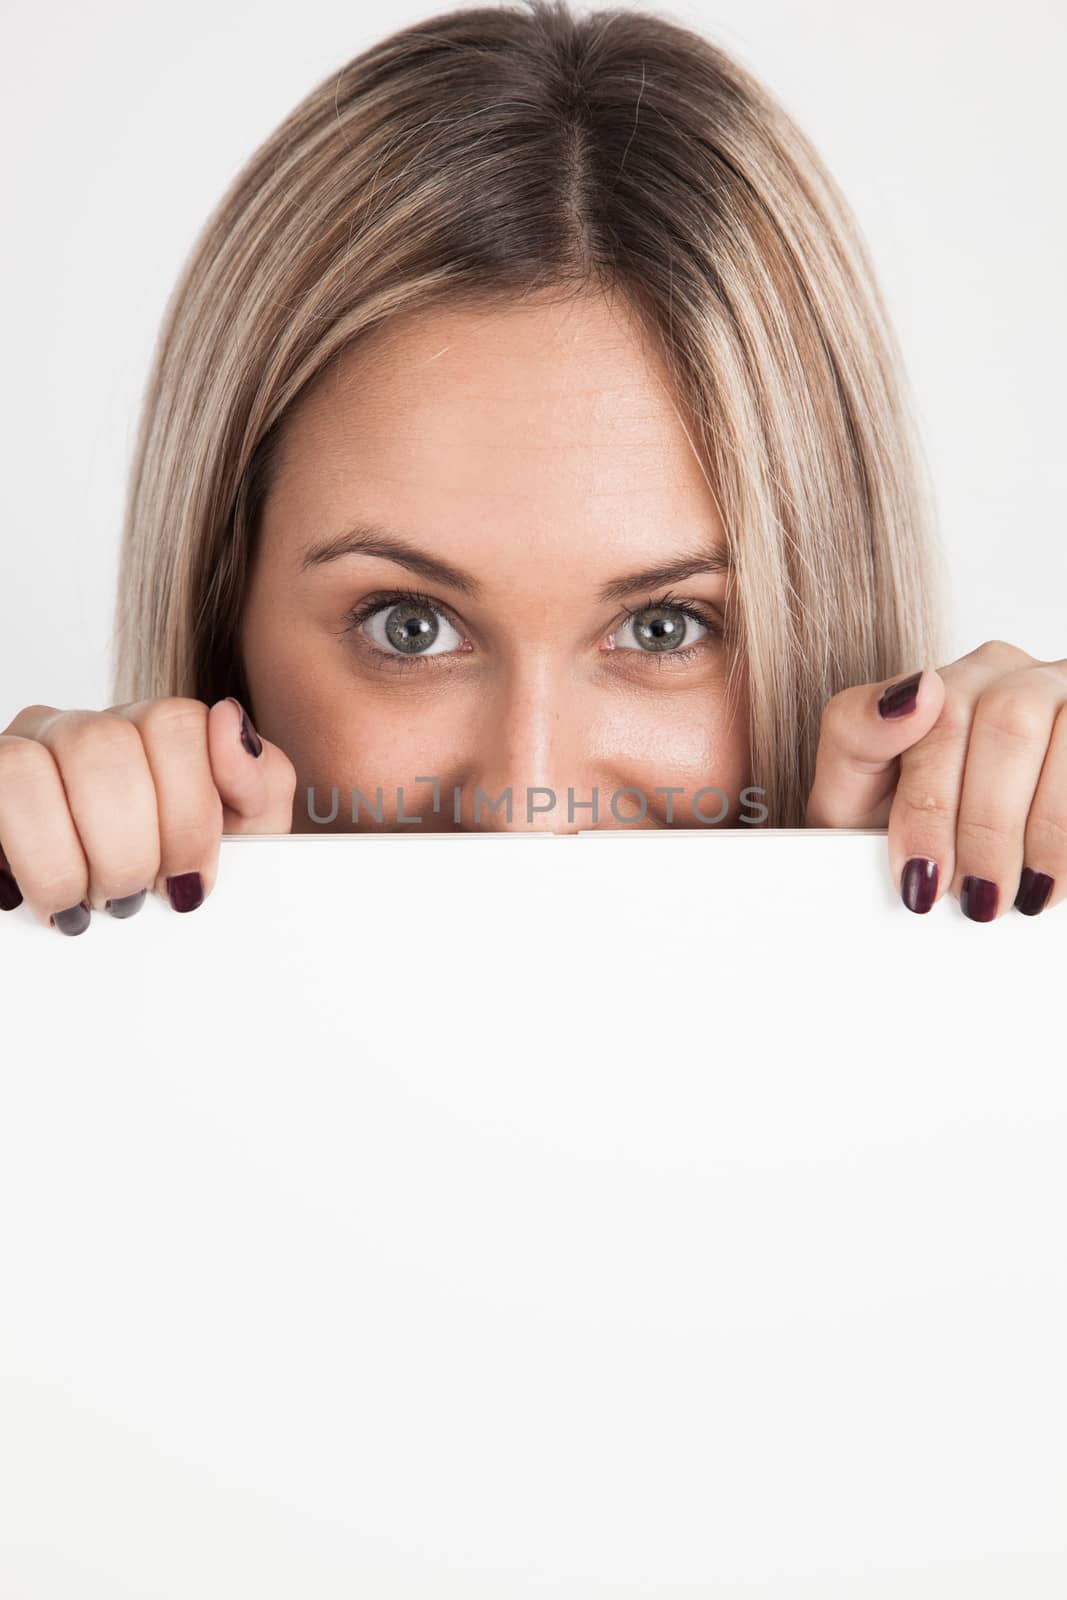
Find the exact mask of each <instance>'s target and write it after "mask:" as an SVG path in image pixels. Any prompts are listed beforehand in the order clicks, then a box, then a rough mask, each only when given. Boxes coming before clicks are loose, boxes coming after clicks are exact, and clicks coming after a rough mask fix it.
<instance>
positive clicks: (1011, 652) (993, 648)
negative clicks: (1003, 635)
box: [970, 639, 1034, 666]
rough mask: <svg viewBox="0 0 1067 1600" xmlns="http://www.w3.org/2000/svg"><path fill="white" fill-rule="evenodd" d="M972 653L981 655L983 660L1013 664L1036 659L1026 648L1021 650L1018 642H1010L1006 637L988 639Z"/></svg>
mask: <svg viewBox="0 0 1067 1600" xmlns="http://www.w3.org/2000/svg"><path fill="white" fill-rule="evenodd" d="M970 654H971V655H972V656H978V657H980V659H981V660H983V661H991V662H1004V663H1006V664H1008V665H1011V666H1015V665H1019V664H1020V663H1022V662H1027V661H1032V660H1033V659H1034V658H1033V656H1031V655H1028V654H1027V652H1026V651H1025V650H1021V649H1020V648H1019V646H1018V645H1017V644H1009V643H1008V641H1007V640H1006V639H986V640H985V641H984V642H983V643H982V644H980V645H979V646H978V647H977V649H975V650H972V651H971V652H970Z"/></svg>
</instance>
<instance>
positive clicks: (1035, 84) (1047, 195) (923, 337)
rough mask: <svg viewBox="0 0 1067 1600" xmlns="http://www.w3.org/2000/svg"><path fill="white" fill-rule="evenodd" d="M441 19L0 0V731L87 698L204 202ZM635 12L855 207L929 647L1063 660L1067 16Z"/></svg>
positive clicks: (1024, 8) (105, 670)
mask: <svg viewBox="0 0 1067 1600" xmlns="http://www.w3.org/2000/svg"><path fill="white" fill-rule="evenodd" d="M443 9H444V7H428V6H422V5H413V6H404V5H373V6H363V7H356V6H353V5H352V4H350V3H345V4H341V3H336V0H334V3H328V0H301V4H300V5H299V6H298V7H296V8H294V7H293V6H292V4H290V3H289V0H286V3H285V4H279V3H277V0H261V3H259V4H257V5H255V6H252V5H238V4H234V3H232V0H210V3H208V0H183V3H182V5H181V6H180V7H179V6H177V5H170V6H164V5H161V4H152V5H144V4H143V3H141V0H136V3H130V0H127V3H120V0H99V3H96V4H93V5H92V6H86V5H84V4H82V3H81V0H78V3H69V0H68V3H66V4H61V3H59V0H53V3H51V4H49V5H46V6H36V5H31V4H29V3H28V0H21V3H20V4H17V5H16V4H9V5H8V6H7V7H6V11H5V24H4V48H3V52H2V62H0V90H2V93H0V138H2V140H3V146H4V149H5V150H6V152H7V155H6V159H5V163H4V166H5V185H4V188H5V193H4V235H5V241H6V248H5V252H4V256H3V261H2V265H0V347H2V349H3V351H4V364H5V371H4V383H3V387H2V394H0V407H2V414H0V430H2V437H3V440H4V471H3V473H2V474H0V522H2V527H3V563H4V570H3V583H2V586H0V594H2V604H3V626H2V628H0V726H3V725H4V724H6V722H7V721H8V720H10V717H11V716H13V715H14V713H15V712H16V711H17V710H18V709H19V707H21V706H22V705H25V704H29V703H33V702H37V701H43V702H45V703H47V704H53V705H58V706H102V705H106V704H108V703H109V701H110V695H109V689H110V629H111V622H112V603H113V592H114V584H115V576H116V570H117V559H118V538H119V528H120V522H121V515H122V505H123V494H124V488H125V478H126V472H127V468H128V464H129V460H130V456H131V453H132V448H133V440H134V430H135V425H136V420H137V415H138V410H139V406H140V400H141V394H142V388H143V385H144V382H145V378H146V374H147V368H148V360H149V354H150V350H151V346H152V341H153V339H154V337H155V334H156V331H157V329H158V326H159V322H160V319H161V316H162V312H163V307H164V303H165V300H166V298H167V296H168V294H169V292H170V290H171V288H172V286H173V284H174V281H175V278H176V276H177V274H178V271H179V268H180V266H181V264H182V262H183V261H184V259H185V257H186V255H187V253H188V250H189V248H190V246H191V244H192V241H193V238H194V236H195V234H196V232H197V230H198V229H199V228H200V226H201V225H202V223H203V221H204V220H205V218H206V216H207V214H208V212H209V210H210V209H211V207H212V206H213V205H214V204H215V202H216V200H217V199H218V198H219V196H220V195H221V193H222V191H223V189H224V188H225V186H226V185H227V184H228V182H229V181H230V179H231V178H232V177H233V176H234V174H235V173H236V172H237V170H238V169H239V168H240V166H241V165H242V164H243V162H244V161H245V159H246V158H247V157H248V156H249V155H250V154H251V152H252V151H253V149H254V148H255V147H256V146H257V145H258V144H259V143H260V142H261V141H262V140H263V139H264V138H265V137H266V136H267V134H268V133H269V132H270V131H271V130H272V129H273V128H274V127H275V126H276V124H277V123H278V122H279V121H280V120H281V119H282V117H283V116H284V115H285V114H286V113H287V112H288V111H289V110H290V109H291V108H292V107H293V106H294V105H295V104H296V103H297V102H298V101H299V100H300V99H301V98H302V97H303V96H304V95H305V94H306V93H307V92H308V91H309V90H310V89H311V88H312V86H313V85H314V84H315V83H316V82H317V81H319V80H320V79H321V78H322V77H324V76H326V75H327V74H328V73H330V72H332V71H337V70H339V69H340V67H341V66H342V65H343V64H344V63H345V62H346V61H347V60H349V59H350V58H351V57H352V56H353V55H355V54H357V53H358V52H359V51H360V50H362V49H364V48H365V47H366V46H368V45H369V44H371V43H373V42H374V41H375V40H377V39H379V38H381V37H383V36H384V35H385V33H387V32H391V31H392V30H393V29H395V28H397V27H400V26H402V25H404V24H405V23H407V22H409V21H413V20H415V19H417V18H421V17H425V16H429V15H434V14H439V13H440V11H441V10H443ZM653 9H656V8H653ZM658 9H659V11H660V14H661V15H663V16H666V17H669V18H671V19H672V20H678V21H682V22H684V23H687V24H689V25H691V26H695V27H696V28H698V29H699V30H700V31H702V32H704V33H705V34H707V35H708V36H710V37H711V38H713V39H715V40H716V41H717V42H719V43H721V44H723V45H725V46H726V47H727V48H728V49H730V50H732V51H733V52H734V53H735V54H736V55H738V56H739V57H740V58H741V59H742V60H743V61H744V62H745V63H746V64H747V65H748V66H750V67H751V68H753V69H754V70H755V71H756V73H757V74H758V75H759V76H761V77H762V78H763V79H764V80H765V81H766V82H767V83H768V84H769V85H770V86H771V87H772V88H773V89H774V90H775V91H776V92H777V93H778V94H779V95H780V97H781V98H782V99H783V100H784V102H785V104H786V105H787V107H788V108H789V109H790V110H791V111H792V112H793V114H794V115H795V116H796V117H797V119H798V120H799V122H800V123H801V125H802V126H803V127H804V128H805V129H806V130H807V132H808V133H810V135H811V136H812V137H813V139H814V141H815V144H816V146H817V148H818V149H819V150H820V152H821V153H822V155H823V157H824V159H825V160H826V161H827V163H828V165H829V167H830V169H831V171H833V173H834V174H835V176H836V177H837V178H838V180H839V181H840V182H841V184H842V186H843V188H844V190H845V192H846V194H847V195H848V197H849V198H850V200H851V202H852V204H853V206H854V208H855V210H856V212H857V214H858V216H859V219H860V222H861V225H862V227H863V229H864V231H865V233H866V235H867V238H868V240H869V242H870V245H871V248H872V251H873V254H874V259H875V263H876V267H877V269H878V271H879V275H880V278H881V281H882V283H883V286H884V289H885V292H886V294H887V297H888V300H889V304H890V308H891V311H892V312H893V314H894V316H895V320H896V323H897V327H898V330H899V333H900V337H901V340H902V343H903V347H904V351H905V357H906V362H907V367H908V370H909V374H910V377H911V380H912V384H913V387H914V390H915V393H916V397H917V402H918V411H919V415H920V420H921V423H922V426H923V431H924V436H925V439H926V446H927V451H928V455H929V458H930V462H931V467H932V471H933V476H934V482H935V487H936V491H937V496H938V503H939V509H940V513H941V519H942V525H943V529H944V535H943V536H944V543H945V548H946V553H947V560H948V567H949V572H950V575H951V577H952V580H953V605H952V612H951V617H952V621H953V626H954V645H953V648H952V651H951V656H950V657H949V659H953V658H955V656H957V655H959V654H962V653H963V652H964V651H965V650H969V649H973V648H974V647H975V646H976V645H978V644H980V643H981V642H982V641H983V640H984V639H987V638H1006V639H1009V640H1010V641H1011V642H1012V643H1015V644H1018V645H1021V646H1022V647H1023V648H1024V649H1027V650H1029V651H1030V652H1031V653H1032V654H1033V655H1035V656H1038V657H1041V658H1044V659H1059V658H1062V657H1063V656H1067V604H1065V601H1067V537H1065V521H1064V499H1065V487H1067V483H1065V476H1067V474H1065V451H1064V445H1063V441H1064V437H1065V433H1067V426H1065V425H1067V415H1065V406H1064V399H1063V395H1064V368H1065V356H1067V313H1065V309H1064V306H1065V296H1064V292H1063V285H1064V283H1065V282H1067V249H1065V238H1067V230H1065V225H1064V198H1063V196H1064V188H1063V159H1064V148H1065V143H1067V140H1065V132H1067V99H1065V97H1064V95H1063V93H1062V73H1063V61H1064V57H1065V52H1067V11H1065V10H1064V8H1062V7H1059V6H1053V5H1051V4H1049V0H1016V3H1015V4H1013V5H1012V6H1011V7H1010V8H1009V9H1008V10H1007V11H1005V9H1004V7H1003V6H1002V5H1000V4H996V5H994V4H988V3H978V4H975V3H968V4H966V5H964V4H949V3H944V0H941V3H931V0H894V3H893V4H892V5H890V4H886V3H882V4H878V5H872V4H862V5H860V4H857V3H856V0H802V3H795V0H733V3H726V0H721V3H718V4H715V5H708V4H697V3H690V4H688V5H686V4H682V3H679V4H678V5H677V6H676V7H674V8H673V9H668V8H666V7H660V8H658ZM939 664H943V663H939Z"/></svg>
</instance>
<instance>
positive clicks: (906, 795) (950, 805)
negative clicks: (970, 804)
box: [899, 788, 956, 829]
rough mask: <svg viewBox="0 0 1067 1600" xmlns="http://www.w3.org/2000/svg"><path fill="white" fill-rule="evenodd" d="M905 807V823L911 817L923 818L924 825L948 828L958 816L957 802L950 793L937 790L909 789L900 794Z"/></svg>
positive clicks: (902, 805) (902, 804)
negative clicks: (941, 792)
mask: <svg viewBox="0 0 1067 1600" xmlns="http://www.w3.org/2000/svg"><path fill="white" fill-rule="evenodd" d="M899 799H900V803H901V807H902V808H903V812H904V818H905V823H907V821H908V819H909V818H914V819H916V820H918V819H921V820H922V822H923V824H924V825H928V826H932V827H934V828H937V829H948V828H950V827H951V826H952V824H953V822H954V821H955V817H956V806H955V802H954V801H952V800H951V799H950V798H949V797H948V795H946V794H939V793H938V792H937V791H936V790H934V791H932V792H931V791H930V790H927V789H922V788H918V789H907V790H905V791H903V792H902V793H900V794H899Z"/></svg>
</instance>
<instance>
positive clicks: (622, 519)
mask: <svg viewBox="0 0 1067 1600" xmlns="http://www.w3.org/2000/svg"><path fill="white" fill-rule="evenodd" d="M724 548H725V541H724V535H723V529H722V526H721V524H720V521H719V518H718V515H717V512H716V508H715V504H714V501H713V498H712V495H711V492H710V490H709V488H708V486H707V484H706V482H705V480H704V477H703V475H702V473H701V471H700V468H699V466H698V464H697V461H696V459H695V457H694V455H693V453H692V451H691V450H690V447H689V444H688V441H687V438H686V433H685V430H684V428H683V425H682V423H681V421H680V420H679V418H678V417H677V416H676V414H675V411H674V409H673V407H672V402H671V398H670V390H669V387H668V381H667V378H666V375H665V373H664V372H663V370H662V368H661V367H660V365H659V362H658V359H657V356H656V354H655V352H654V351H652V350H650V349H649V348H648V346H647V343H646V342H645V341H644V340H643V339H642V337H641V335H640V333H639V330H638V328H637V325H636V323H634V322H632V321H631V320H630V315H629V313H628V312H627V311H625V310H624V309H623V307H621V306H620V305H619V303H617V302H610V303H609V302H608V301H607V300H606V299H600V298H597V299H593V298H588V299H584V300H580V301H572V302H571V303H569V304H566V305H547V304H544V303H543V302H542V303H526V304H523V305H521V306H514V307H509V308H507V309H502V310H493V311H489V312H485V311H480V312H477V313H475V312H472V311H469V310H462V311H461V310H434V311H433V312H422V313H419V314H417V315H409V316H407V317H405V318H401V319H396V320H394V321H393V322H392V323H390V324H389V325H388V326H387V327H386V328H385V329H383V330H381V331H380V332H379V333H377V334H376V335H374V336H373V338H372V339H371V340H369V341H367V342H365V343H364V344H362V345H361V346H360V347H359V348H357V349H354V350H353V351H351V352H349V353H348V355H347V356H346V357H345V358H344V360H343V362H341V363H339V364H338V365H337V367H336V368H335V369H334V370H333V371H332V372H329V373H326V374H324V375H323V376H322V377H320V379H319V380H318V381H317V383H316V384H315V385H313V386H312V387H311V388H310V389H309V390H308V391H307V392H306V393H305V394H304V395H303V396H302V397H301V399H300V402H299V403H298V405H297V407H296V408H295V409H294V411H293V412H292V413H291V415H290V418H289V419H288V421H287V423H286V426H285V433H284V438H283V440H282V453H281V457H280V461H279V470H278V473H277V476H276V478H275V481H274V484H273V486H272V488H271V491H270V493H269V495H268V496H267V499H266V501H265V503H264V506H263V511H262V518H261V523H260V531H259V539H258V543H257V546H256V551H255V557H254V560H253V564H252V570H251V573H250V575H249V585H248V592H247V598H246V602H245V609H244V614H243V618H242V625H241V633H240V646H241V654H242V661H243V665H244V669H245V675H246V678H247V682H248V688H249V692H250V695H251V699H252V704H251V706H250V708H249V709H250V711H251V713H252V715H253V719H254V721H255V723H256V725H257V727H258V728H259V730H260V732H261V733H263V735H264V736H265V737H266V738H267V739H269V740H271V741H272V742H273V743H275V744H277V745H279V746H280V747H281V748H282V749H283V750H284V751H285V752H286V754H287V755H288V756H289V758H290V760H291V761H292V762H293V765H294V767H295V768H296V772H297V778H298V784H297V791H296V802H295V806H294V813H293V827H294V829H295V830H297V831H300V832H317V831H319V830H320V829H321V828H324V827H325V828H329V829H330V830H332V831H347V832H351V831H354V830H358V831H363V830H366V829H371V828H373V829H378V828H383V829H389V830H396V831H409V830H411V829H412V828H415V829H418V831H420V832H426V831H433V832H436V831H452V830H455V829H477V830H501V829H503V830H530V829H554V830H556V831H557V832H574V831H576V830H577V829H579V828H591V827H593V826H597V827H602V828H617V827H626V826H629V827H637V826H640V827H649V828H652V827H671V826H674V827H707V826H710V825H711V824H713V823H714V822H715V821H716V819H719V820H718V825H719V826H720V827H730V826H733V825H736V821H737V817H738V814H739V812H740V811H741V810H742V809H743V802H742V800H741V790H742V788H743V787H744V786H745V784H746V783H747V782H748V764H749V749H748V734H747V724H748V705H747V683H746V682H745V678H744V674H743V673H742V675H741V689H742V692H741V695H740V698H739V700H738V702H737V704H736V706H735V708H734V714H733V716H732V717H731V716H730V713H729V709H728V707H727V705H726V683H727V673H728V668H729V657H728V652H727V646H726V645H725V644H724V643H723V641H722V639H721V637H720V633H719V630H721V629H722V627H723V623H724V617H725V607H726V600H727V588H728V578H729V574H728V573H727V572H726V571H723V570H714V567H715V565H716V563H715V560H714V553H715V552H716V551H722V550H724ZM709 557H710V559H709ZM678 563H682V564H683V566H681V567H679V569H678V571H677V573H676V574H670V573H667V574H665V573H664V572H662V571H659V572H657V571H656V570H655V569H666V568H670V567H672V566H674V565H675V564H678ZM701 566H704V567H705V568H707V567H709V566H710V567H711V568H712V570H703V571H702V570H700V568H701ZM405 590H407V591H412V592H414V593H415V594H416V595H417V596H418V598H416V599H415V600H407V601H405V600H404V598H403V594H402V593H401V592H400V591H405ZM668 595H669V596H670V604H669V606H667V607H663V606H662V605H661V604H660V603H661V602H662V601H663V599H664V597H665V596H668ZM680 605H686V606H692V607H693V609H694V611H695V612H696V613H697V614H698V615H697V616H692V617H690V616H686V615H684V614H683V613H682V612H681V611H679V610H678V609H677V608H678V607H679V606H680ZM628 612H636V613H637V615H636V616H634V617H632V618H628V616H627V613H628ZM360 614H361V615H360ZM698 617H699V620H698ZM705 619H706V620H705ZM434 780H436V782H435V781H434ZM311 787H314V797H313V802H312V806H313V812H314V816H312V815H311V814H309V810H308V789H309V788H311ZM666 787H673V788H674V789H675V790H677V791H680V792H676V793H674V794H670V795H668V794H664V793H662V792H659V793H657V788H659V789H660V790H662V789H663V788H666ZM379 788H380V789H381V790H382V797H381V799H382V821H381V822H380V823H379V822H377V821H376V820H375V819H374V817H373V816H372V814H371V812H370V811H368V809H367V806H368V805H375V804H376V803H377V798H378V797H377V794H376V791H377V790H378V789H379ZM335 789H336V790H337V792H338V794H337V799H338V806H337V812H336V815H335V816H334V817H333V819H332V820H331V821H328V822H327V821H319V820H316V818H323V819H326V818H329V817H330V814H331V809H332V798H333V797H332V793H331V791H333V790H335ZM716 789H717V790H719V791H721V793H716V792H714V790H716ZM509 790H510V794H511V816H510V818H509V817H508V815H507V797H506V794H505V791H509ZM624 790H625V791H627V792H625V793H622V792H620V791H624ZM700 790H704V793H703V794H699V793H698V791H700ZM353 791H359V793H358V795H357V797H356V798H357V804H358V812H357V821H356V822H353V817H352V799H353ZM568 791H573V794H572V795H569V794H568ZM633 791H636V792H633ZM594 792H595V794H596V799H597V814H596V816H595V818H594V815H593V812H592V810H591V807H590V804H589V802H590V801H592V799H593V798H594ZM361 797H364V798H361ZM435 799H436V800H437V810H436V811H435V809H434V801H435ZM571 801H573V805H572V806H571V807H570V809H569V802H571ZM476 802H477V804H478V806H479V810H478V811H477V812H476V809H475V806H476ZM494 805H495V806H496V809H493V806H494ZM613 805H614V809H613ZM694 807H695V809H694ZM642 808H644V815H643V816H642ZM724 808H725V809H724ZM419 816H421V818H422V821H421V822H412V821H410V820H408V819H411V818H414V817H419ZM637 819H640V820H637Z"/></svg>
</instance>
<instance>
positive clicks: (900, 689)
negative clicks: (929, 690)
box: [878, 672, 922, 717]
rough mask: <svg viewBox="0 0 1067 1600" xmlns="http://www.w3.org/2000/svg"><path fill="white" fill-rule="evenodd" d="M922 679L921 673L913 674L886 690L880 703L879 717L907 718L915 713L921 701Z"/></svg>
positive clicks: (892, 684)
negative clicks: (920, 681) (912, 712)
mask: <svg viewBox="0 0 1067 1600" xmlns="http://www.w3.org/2000/svg"><path fill="white" fill-rule="evenodd" d="M921 677H922V673H921V672H913V673H912V675H911V677H910V678H901V680H900V682H899V683H891V684H890V685H889V688H888V689H884V690H883V691H882V695H881V698H880V699H879V701H878V715H879V716H880V717H906V716H907V715H908V713H909V712H910V711H914V710H915V707H916V705H917V704H918V701H919V692H918V691H919V680H920V679H921Z"/></svg>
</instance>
